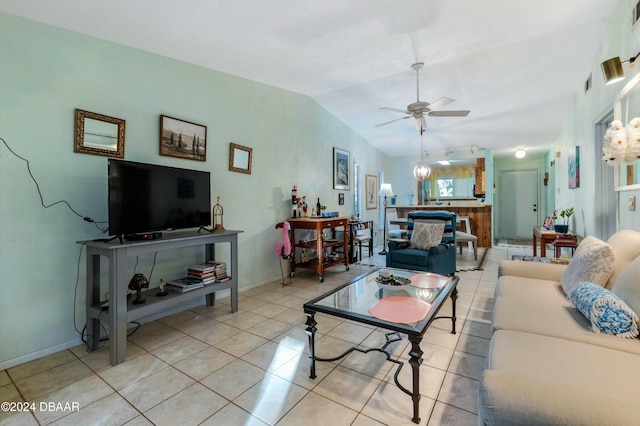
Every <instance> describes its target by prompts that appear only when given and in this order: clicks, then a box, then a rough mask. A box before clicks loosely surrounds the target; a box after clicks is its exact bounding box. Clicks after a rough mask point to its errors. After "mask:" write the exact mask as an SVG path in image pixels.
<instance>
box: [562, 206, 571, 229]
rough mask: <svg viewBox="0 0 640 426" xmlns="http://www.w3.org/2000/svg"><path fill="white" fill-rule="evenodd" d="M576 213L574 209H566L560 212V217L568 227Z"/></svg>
mask: <svg viewBox="0 0 640 426" xmlns="http://www.w3.org/2000/svg"><path fill="white" fill-rule="evenodd" d="M573 213H574V211H573V207H570V208H568V209H564V210H562V211H561V212H560V217H561V218H562V219H564V224H565V225H568V224H569V218H570V217H571V216H572V215H573Z"/></svg>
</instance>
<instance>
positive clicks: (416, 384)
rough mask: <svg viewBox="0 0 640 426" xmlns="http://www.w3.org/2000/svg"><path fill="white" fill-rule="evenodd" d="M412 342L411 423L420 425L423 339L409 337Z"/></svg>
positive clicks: (410, 354)
mask: <svg viewBox="0 0 640 426" xmlns="http://www.w3.org/2000/svg"><path fill="white" fill-rule="evenodd" d="M409 341H410V342H411V351H410V352H409V356H410V357H411V358H410V359H409V364H410V365H411V371H412V373H413V392H411V399H412V400H413V418H412V419H411V421H413V422H414V423H420V365H421V364H422V354H423V352H422V349H420V341H422V337H419V336H411V335H410V336H409Z"/></svg>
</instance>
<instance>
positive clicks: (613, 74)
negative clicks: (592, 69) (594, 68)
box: [600, 53, 640, 84]
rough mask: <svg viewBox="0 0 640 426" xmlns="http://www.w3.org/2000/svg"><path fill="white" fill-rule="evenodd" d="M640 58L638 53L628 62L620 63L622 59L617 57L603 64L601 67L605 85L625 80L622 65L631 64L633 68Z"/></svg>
mask: <svg viewBox="0 0 640 426" xmlns="http://www.w3.org/2000/svg"><path fill="white" fill-rule="evenodd" d="M638 56H640V53H638V54H637V55H636V56H634V57H633V58H629V59H627V60H626V61H620V57H619V56H616V57H615V58H611V59H607V60H606V61H604V62H603V63H601V64H600V67H601V68H602V75H603V76H604V83H605V84H613V83H616V82H618V81H620V80H624V70H623V69H622V64H624V63H626V62H629V65H630V66H633V64H634V62H635V61H636V59H637V58H638Z"/></svg>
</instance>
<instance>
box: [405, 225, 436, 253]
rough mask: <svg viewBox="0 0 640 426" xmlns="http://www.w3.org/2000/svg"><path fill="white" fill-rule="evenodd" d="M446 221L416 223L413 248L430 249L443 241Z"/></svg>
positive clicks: (412, 241) (412, 240) (412, 235)
mask: <svg viewBox="0 0 640 426" xmlns="http://www.w3.org/2000/svg"><path fill="white" fill-rule="evenodd" d="M443 232H444V223H416V224H415V225H414V228H413V233H412V234H411V248H417V249H422V250H428V249H429V248H431V247H433V246H437V245H438V244H440V241H442V233H443Z"/></svg>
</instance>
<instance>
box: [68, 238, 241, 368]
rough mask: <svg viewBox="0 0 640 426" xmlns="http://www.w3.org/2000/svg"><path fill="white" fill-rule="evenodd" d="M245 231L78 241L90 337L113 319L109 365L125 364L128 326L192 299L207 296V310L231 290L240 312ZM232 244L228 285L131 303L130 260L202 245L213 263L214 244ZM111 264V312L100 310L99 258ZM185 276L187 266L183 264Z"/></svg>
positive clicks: (95, 342) (150, 294) (152, 294)
mask: <svg viewBox="0 0 640 426" xmlns="http://www.w3.org/2000/svg"><path fill="white" fill-rule="evenodd" d="M240 232H242V231H222V232H215V233H208V232H207V233H205V234H198V233H197V232H194V231H189V232H180V233H178V232H176V233H167V234H165V235H164V236H163V237H162V238H160V239H157V240H151V241H130V242H125V243H124V244H120V243H119V242H118V241H113V242H97V241H89V242H86V241H78V244H86V246H87V263H86V268H87V333H88V334H89V335H91V336H96V337H97V336H100V329H101V326H100V317H102V318H104V317H105V316H107V317H108V320H109V360H110V362H111V365H116V364H119V363H121V362H123V361H124V358H125V355H126V352H127V323H129V322H131V321H136V320H138V319H140V318H143V317H146V316H149V315H153V314H159V313H162V312H164V311H166V310H168V309H169V308H171V307H175V306H178V305H180V304H184V303H185V302H188V301H189V300H193V299H194V298H197V297H202V296H205V301H206V303H207V305H208V306H213V304H214V302H215V292H216V291H220V290H226V289H230V290H231V312H236V311H237V310H238V234H239V233H240ZM220 243H228V244H230V256H231V259H230V260H231V262H230V263H231V264H230V265H228V267H230V269H228V274H229V276H230V280H229V281H226V282H222V283H213V284H207V285H205V286H204V287H202V288H199V289H197V290H192V291H189V292H186V293H173V292H169V294H168V295H167V296H164V297H156V293H157V292H158V289H157V288H153V289H149V290H147V291H144V292H143V295H144V297H145V299H146V302H145V303H143V304H140V305H134V304H131V303H127V288H128V285H129V279H130V278H131V277H129V276H128V275H127V274H128V272H127V259H128V258H129V257H135V256H138V255H141V254H147V253H154V252H158V251H164V250H173V249H179V248H184V247H193V246H204V248H205V259H203V260H214V259H215V245H216V244H220ZM101 257H106V258H107V260H108V262H109V268H108V276H109V308H108V310H107V311H103V310H102V308H101V306H100V296H101V293H100V278H101V271H100V260H101V259H100V258H101ZM184 266H185V269H184V273H185V275H186V270H187V267H188V266H189V265H184ZM99 340H100V339H99V338H93V339H92V341H91V342H90V343H89V344H88V346H89V349H90V350H96V349H98V346H99Z"/></svg>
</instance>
